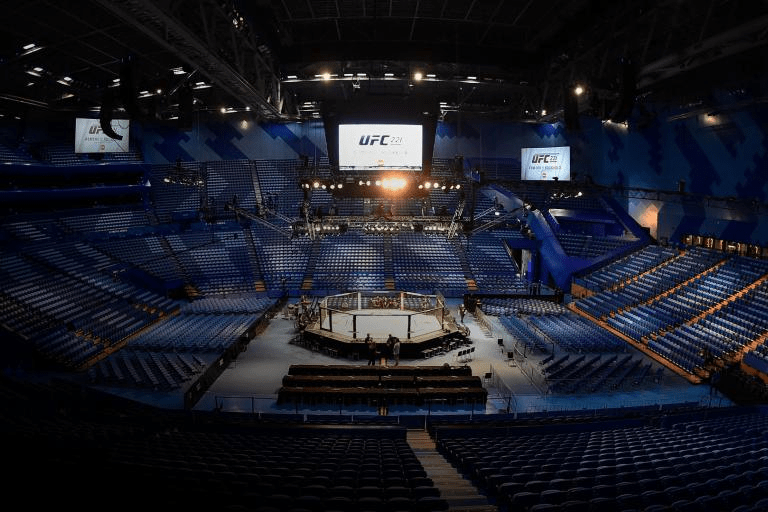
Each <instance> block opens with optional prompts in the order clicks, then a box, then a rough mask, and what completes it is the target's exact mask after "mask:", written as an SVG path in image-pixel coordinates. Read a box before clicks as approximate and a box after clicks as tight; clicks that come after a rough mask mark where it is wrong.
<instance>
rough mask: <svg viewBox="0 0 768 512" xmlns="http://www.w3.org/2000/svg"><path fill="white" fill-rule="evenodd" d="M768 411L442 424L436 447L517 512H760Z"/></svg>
mask: <svg viewBox="0 0 768 512" xmlns="http://www.w3.org/2000/svg"><path fill="white" fill-rule="evenodd" d="M766 417H768V416H766V413H765V412H764V411H762V410H760V409H753V408H744V409H742V408H734V409H733V410H730V411H713V412H712V413H711V414H709V413H706V412H704V413H681V414H679V415H675V414H673V413H670V414H668V415H666V416H664V417H663V419H662V421H659V419H660V418H659V417H658V416H657V417H649V418H643V417H642V416H641V417H638V418H633V419H616V420H612V419H606V420H599V419H581V420H579V419H578V418H574V419H572V420H571V421H565V422H562V423H560V424H556V423H553V422H547V421H541V422H540V423H539V424H538V425H534V424H531V423H529V422H519V421H517V420H514V419H510V420H509V421H507V422H506V423H505V422H503V421H497V422H495V423H493V424H492V425H490V424H489V425H483V424H482V423H480V422H478V423H477V424H473V422H471V421H470V422H468V423H466V422H465V423H463V424H459V425H450V424H448V423H449V422H443V423H440V424H435V425H432V426H431V427H430V433H431V435H432V436H433V438H434V439H435V440H436V442H437V445H438V450H439V451H440V452H441V453H442V454H443V455H444V456H445V457H446V458H447V459H448V460H449V461H451V463H452V464H453V465H454V466H456V467H457V469H459V470H460V471H461V472H462V473H463V474H464V475H465V477H467V478H470V479H472V481H473V482H474V483H475V484H476V485H477V486H478V487H479V488H480V489H482V490H484V492H486V493H487V494H488V495H489V497H492V498H493V499H494V500H495V503H496V505H497V506H498V507H499V510H502V511H505V512H512V511H531V512H534V511H548V512H550V511H558V512H561V511H568V512H573V511H585V512H587V511H588V512H592V511H596V512H597V511H611V512H614V511H624V510H633V511H646V512H651V511H654V512H655V511H662V510H664V511H669V510H672V511H676V512H677V511H694V510H718V511H733V512H736V511H738V512H747V511H749V512H756V511H757V510H763V509H764V507H765V506H766V505H768V500H767V499H768V469H767V468H768V465H767V464H766V457H768V440H767V439H766V437H765V435H764V434H765V432H766V430H765V425H766Z"/></svg>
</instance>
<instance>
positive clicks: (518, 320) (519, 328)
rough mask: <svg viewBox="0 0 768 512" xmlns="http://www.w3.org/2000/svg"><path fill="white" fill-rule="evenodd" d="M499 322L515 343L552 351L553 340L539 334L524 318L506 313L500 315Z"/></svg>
mask: <svg viewBox="0 0 768 512" xmlns="http://www.w3.org/2000/svg"><path fill="white" fill-rule="evenodd" d="M499 322H500V323H501V326H502V327H503V328H504V329H505V330H506V331H507V333H508V334H509V336H510V337H511V339H512V341H514V342H515V343H518V344H522V345H524V346H525V347H526V348H528V349H537V350H539V351H541V352H546V353H549V352H551V342H550V341H549V340H548V339H545V338H544V337H543V336H542V335H540V334H538V333H537V332H536V331H535V330H534V329H533V327H532V326H531V325H529V324H528V322H527V321H526V320H525V319H524V318H522V317H519V316H515V315H505V316H500V317H499Z"/></svg>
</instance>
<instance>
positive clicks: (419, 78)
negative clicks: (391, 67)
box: [413, 71, 424, 82]
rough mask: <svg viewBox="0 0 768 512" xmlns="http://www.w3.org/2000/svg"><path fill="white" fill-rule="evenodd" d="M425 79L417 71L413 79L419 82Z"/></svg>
mask: <svg viewBox="0 0 768 512" xmlns="http://www.w3.org/2000/svg"><path fill="white" fill-rule="evenodd" d="M423 77H424V75H422V74H421V72H420V71H417V72H415V73H414V74H413V79H414V80H416V81H417V82H418V81H420V80H421V79H422V78H423Z"/></svg>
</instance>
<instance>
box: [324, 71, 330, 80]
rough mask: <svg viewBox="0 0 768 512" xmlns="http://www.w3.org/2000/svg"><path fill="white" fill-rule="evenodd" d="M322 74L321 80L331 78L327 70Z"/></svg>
mask: <svg viewBox="0 0 768 512" xmlns="http://www.w3.org/2000/svg"><path fill="white" fill-rule="evenodd" d="M322 76H323V80H330V79H331V74H330V73H328V72H327V71H326V72H325V73H323V75H322Z"/></svg>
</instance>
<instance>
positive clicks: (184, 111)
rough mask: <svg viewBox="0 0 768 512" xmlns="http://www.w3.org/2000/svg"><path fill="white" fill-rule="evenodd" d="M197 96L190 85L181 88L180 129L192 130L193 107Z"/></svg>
mask: <svg viewBox="0 0 768 512" xmlns="http://www.w3.org/2000/svg"><path fill="white" fill-rule="evenodd" d="M194 101H195V98H194V96H193V95H192V88H191V87H189V86H188V85H185V86H183V87H182V88H181V89H179V129H180V130H185V131H186V130H191V129H192V124H193V123H192V121H193V119H192V115H193V112H192V109H193V106H194Z"/></svg>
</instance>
